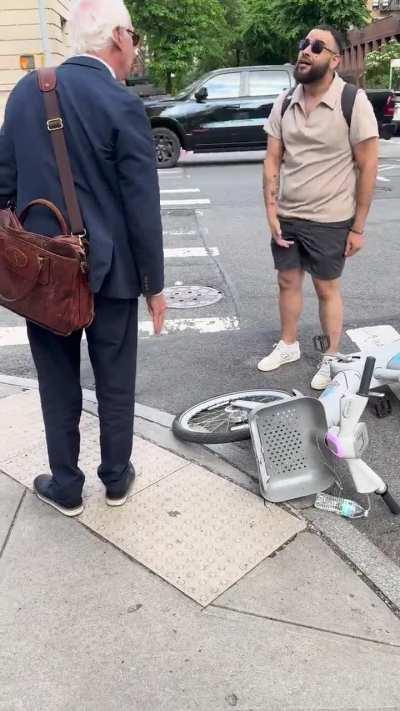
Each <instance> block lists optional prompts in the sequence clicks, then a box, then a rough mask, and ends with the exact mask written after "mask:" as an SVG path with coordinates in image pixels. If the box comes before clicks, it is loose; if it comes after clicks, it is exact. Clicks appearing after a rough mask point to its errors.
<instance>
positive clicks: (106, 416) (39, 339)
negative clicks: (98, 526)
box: [27, 294, 138, 504]
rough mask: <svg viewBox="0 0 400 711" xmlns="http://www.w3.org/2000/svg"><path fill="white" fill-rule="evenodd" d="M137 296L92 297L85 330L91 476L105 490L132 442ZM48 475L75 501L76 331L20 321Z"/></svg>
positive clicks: (124, 467) (59, 492)
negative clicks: (94, 430)
mask: <svg viewBox="0 0 400 711" xmlns="http://www.w3.org/2000/svg"><path fill="white" fill-rule="evenodd" d="M137 327H138V300H137V299H111V298H105V297H103V296H101V295H99V294H97V295H96V296H95V318H94V321H93V323H92V324H91V326H89V327H88V328H87V329H86V337H87V344H88V350H89V357H90V361H91V364H92V368H93V372H94V377H95V384H96V395H97V401H98V414H99V422H100V449H101V463H100V466H99V468H98V475H99V477H100V479H101V480H102V482H103V483H104V485H105V486H106V487H107V488H110V490H112V488H113V485H114V486H115V485H117V486H118V485H120V484H121V483H122V482H123V481H124V479H125V477H126V476H127V473H128V466H129V461H130V456H131V453H132V443H133V419H134V408H135V379H136V352H137ZM27 328H28V338H29V343H30V347H31V351H32V356H33V360H34V363H35V366H36V370H37V373H38V379H39V392H40V399H41V405H42V412H43V420H44V425H45V432H46V442H47V451H48V457H49V464H50V470H51V473H52V493H53V494H54V496H55V497H56V498H57V499H58V500H59V501H60V502H62V503H64V504H73V503H75V502H76V501H77V500H78V499H79V498H80V496H81V494H82V488H83V484H84V481H85V477H84V474H83V472H82V471H81V470H80V468H79V467H78V459H79V449H80V432H79V422H80V418H81V414H82V388H81V383H80V364H81V339H82V331H76V332H75V333H73V334H71V335H70V336H67V337H63V336H57V335H56V334H54V333H51V332H50V331H46V330H45V329H43V328H41V327H40V326H36V325H35V324H33V323H30V322H28V323H27Z"/></svg>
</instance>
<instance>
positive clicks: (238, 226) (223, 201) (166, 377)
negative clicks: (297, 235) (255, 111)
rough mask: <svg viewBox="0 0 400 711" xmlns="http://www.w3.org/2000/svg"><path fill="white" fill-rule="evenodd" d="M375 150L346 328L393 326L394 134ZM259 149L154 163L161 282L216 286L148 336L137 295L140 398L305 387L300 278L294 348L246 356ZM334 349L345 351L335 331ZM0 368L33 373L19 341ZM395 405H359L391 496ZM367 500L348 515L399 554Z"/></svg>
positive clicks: (306, 348)
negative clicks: (270, 369)
mask: <svg viewBox="0 0 400 711" xmlns="http://www.w3.org/2000/svg"><path fill="white" fill-rule="evenodd" d="M381 155H382V158H381V160H380V166H381V169H380V178H379V179H378V182H377V189H376V195H375V201H374V204H373V207H372V210H371V214H370V219H369V222H368V230H367V240H366V246H365V249H364V250H363V252H362V253H361V254H360V255H358V256H357V257H355V258H353V259H351V260H349V262H348V264H347V267H346V270H345V274H344V278H343V292H344V298H345V306H346V314H345V319H346V328H350V327H351V328H354V327H362V326H366V325H375V324H391V325H393V326H394V327H395V328H397V329H398V330H399V331H400V316H399V304H398V288H399V261H400V259H399V257H400V255H399V246H398V224H399V219H400V207H399V199H398V198H399V194H400V145H399V143H398V142H397V140H396V139H395V140H394V141H391V142H390V143H382V146H381ZM262 157H263V156H262V154H230V155H225V154H224V155H217V156H200V157H193V156H190V155H188V156H186V157H184V158H183V160H182V161H181V163H180V165H179V166H178V168H177V169H174V170H171V171H162V172H161V174H160V183H161V189H162V200H163V203H164V205H163V223H164V232H165V248H166V250H167V252H166V284H167V286H169V287H172V286H174V285H185V286H203V287H211V288H213V289H215V290H216V291H217V292H220V293H222V295H223V296H222V298H221V299H220V300H219V301H218V302H217V303H215V304H212V305H209V306H202V307H200V308H190V309H189V308H184V309H170V310H169V313H168V323H167V331H168V333H167V335H163V336H161V337H159V338H156V337H154V336H151V335H149V331H148V316H147V314H146V311H145V308H144V306H143V305H142V307H141V312H140V321H141V329H140V340H139V358H138V360H139V363H138V380H137V401H138V402H140V403H141V404H145V405H150V406H152V407H155V408H158V409H160V410H165V411H167V412H169V413H176V412H179V411H180V410H182V409H184V408H185V407H187V406H189V405H190V404H192V403H195V402H198V401H200V400H201V399H205V398H207V397H209V396H212V395H215V394H219V393H223V392H229V391H233V390H241V389H247V388H253V387H262V388H264V387H265V388H274V389H275V388H281V389H285V390H291V389H292V388H297V389H300V390H301V391H303V392H304V393H307V394H311V391H310V390H309V381H310V379H311V377H312V375H313V372H314V369H315V368H316V366H317V365H318V360H319V356H318V354H317V353H315V352H314V350H313V345H312V338H313V336H314V335H316V334H318V333H319V326H318V311H317V302H316V298H315V296H314V293H313V289H312V286H311V284H310V283H309V282H307V284H306V293H305V306H304V313H303V317H302V320H301V329H300V340H301V346H302V352H303V358H302V360H301V361H300V362H299V363H296V364H293V365H291V366H287V367H285V368H282V369H281V370H279V371H277V372H276V373H273V374H261V373H259V372H258V371H257V368H256V364H257V362H258V360H259V359H260V358H261V357H262V356H264V355H265V354H266V353H268V352H269V351H270V350H271V348H272V346H273V344H274V343H275V342H276V341H277V340H278V338H279V320H278V311H277V287H276V279H275V273H274V270H273V265H272V259H271V255H270V249H269V238H268V235H267V229H266V222H265V216H264V209H263V205H262V194H261V172H262ZM171 201H172V202H176V201H183V202H182V204H169V203H170V202H171ZM177 250H180V251H177ZM182 250H184V251H182ZM19 325H21V321H20V320H19V319H18V318H16V317H13V316H12V315H10V314H9V313H8V312H6V311H4V310H0V329H1V328H2V327H5V326H19ZM0 333H1V330H0ZM342 350H343V351H348V352H350V351H354V344H352V343H351V341H350V339H349V338H348V337H347V336H344V337H343V343H342ZM0 372H2V373H6V374H9V375H17V376H21V377H35V373H34V369H33V365H32V361H31V358H30V355H29V349H28V348H27V346H26V345H19V346H15V345H8V346H7V345H3V346H2V347H1V348H0ZM82 379H83V384H84V385H85V387H89V388H91V387H93V375H92V372H91V368H90V364H89V361H88V357H87V353H86V348H85V347H84V348H83V360H82ZM399 416H400V405H399V403H398V402H397V401H396V400H395V399H394V413H393V415H392V416H391V417H389V418H387V419H385V420H377V419H376V418H375V417H373V416H372V415H370V414H368V415H367V419H368V424H369V431H370V437H371V447H370V449H369V451H368V456H367V457H366V459H367V461H368V462H369V463H370V464H371V465H372V466H374V467H375V468H376V469H377V470H378V471H380V472H381V473H384V474H385V476H386V478H387V479H388V481H389V482H390V484H391V488H392V491H393V494H395V495H397V497H398V498H399V500H400V473H399V467H398V461H399V456H398V452H399V451H400V434H399V425H398V422H399V419H398V418H399ZM243 452H245V454H246V456H247V457H248V460H249V462H251V461H252V453H251V450H250V447H249V445H247V444H245V445H243V446H242V448H241V454H242V455H243ZM375 498H376V497H375ZM372 506H373V510H372V513H371V516H370V518H369V519H368V520H363V521H362V522H356V523H355V524H354V525H356V526H357V527H358V528H359V529H360V530H362V531H363V532H365V533H366V534H367V535H368V536H369V537H370V539H371V540H372V541H373V542H374V543H375V544H376V545H378V546H379V547H380V548H381V550H383V551H384V552H385V553H386V554H387V555H388V556H389V557H391V558H392V559H393V560H395V561H397V562H400V521H399V522H397V521H396V519H394V518H393V517H391V516H390V515H389V514H388V512H387V510H386V508H385V507H384V506H383V504H382V503H381V502H380V501H379V500H374V501H373V504H372Z"/></svg>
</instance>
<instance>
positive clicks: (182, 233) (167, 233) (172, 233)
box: [163, 230, 198, 237]
mask: <svg viewBox="0 0 400 711" xmlns="http://www.w3.org/2000/svg"><path fill="white" fill-rule="evenodd" d="M197 234H198V233H197V232H196V230H187V231H186V230H163V235H164V237H186V236H188V237H194V235H197Z"/></svg>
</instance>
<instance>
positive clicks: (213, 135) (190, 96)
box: [144, 65, 294, 168]
mask: <svg viewBox="0 0 400 711" xmlns="http://www.w3.org/2000/svg"><path fill="white" fill-rule="evenodd" d="M293 84H294V79H293V69H292V67H291V66H290V65H287V66H276V65H275V66H263V67H235V68H232V69H218V70H216V71H213V72H210V73H209V74H206V75H205V76H203V77H201V78H200V79H197V81H195V82H194V83H193V84H191V85H190V86H188V87H187V88H186V89H184V90H183V91H182V92H181V93H180V94H177V96H174V97H173V98H172V97H165V98H160V97H158V98H157V99H147V100H145V102H144V103H145V108H146V111H147V114H148V116H149V118H150V121H151V125H152V128H153V133H154V137H155V141H156V146H157V162H158V167H159V168H172V167H173V166H174V165H176V164H177V162H178V160H179V155H180V151H181V148H183V149H185V150H187V151H194V152H195V153H201V152H203V153H210V152H217V151H247V150H260V149H263V148H265V143H266V134H265V131H264V130H263V126H264V124H265V119H266V117H267V116H268V115H269V113H270V111H271V108H272V105H273V103H274V101H275V99H276V98H277V96H279V94H280V93H281V92H282V91H284V90H285V89H289V88H290V87H291V86H293Z"/></svg>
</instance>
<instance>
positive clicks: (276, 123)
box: [258, 25, 379, 390]
mask: <svg viewBox="0 0 400 711" xmlns="http://www.w3.org/2000/svg"><path fill="white" fill-rule="evenodd" d="M343 48H344V41H343V38H342V36H341V35H340V33H339V32H338V31H337V30H335V29H334V28H333V27H330V26H328V25H320V26H319V27H316V28H315V29H313V30H312V31H311V32H310V33H309V34H308V35H307V37H306V38H305V39H303V40H302V41H301V42H300V46H299V55H298V60H297V64H296V67H295V72H294V76H295V79H296V81H297V82H298V83H297V86H296V89H295V90H294V91H293V90H292V91H290V92H285V93H284V94H283V95H281V96H280V97H279V98H278V100H277V101H276V103H275V105H274V107H273V109H272V112H271V114H270V117H269V120H268V122H267V124H266V131H267V133H268V149H267V156H266V160H265V166H264V199H265V205H266V210H267V219H268V224H269V228H270V232H271V236H272V253H273V258H274V263H275V268H276V269H277V271H278V283H279V290H280V298H279V306H280V316H281V327H282V331H281V340H280V342H279V343H278V345H277V346H276V347H275V348H274V350H273V351H272V353H271V354H270V355H268V356H267V357H266V358H263V360H262V361H260V363H259V364H258V368H259V370H261V371H271V370H275V369H276V368H279V367H280V366H282V365H284V364H287V363H293V362H294V361H297V360H299V358H300V346H299V342H298V340H297V328H298V320H299V317H300V315H301V312H302V308H303V282H304V275H305V272H308V273H309V274H310V275H311V277H312V280H313V283H314V287H315V291H316V293H317V296H318V300H319V313H320V320H321V326H322V330H323V333H324V334H326V335H327V336H328V338H329V343H330V346H329V350H328V351H327V353H326V355H325V356H324V358H323V360H322V363H321V365H320V367H319V369H318V372H317V373H316V374H315V376H314V378H313V380H312V382H311V387H313V388H314V389H316V390H322V389H324V388H325V387H326V386H327V385H328V384H329V382H330V379H331V377H330V363H331V360H332V358H334V356H335V354H336V352H337V350H338V346H339V341H340V338H341V332H342V324H343V304H342V297H341V292H340V276H341V274H342V271H343V268H344V264H345V260H346V258H347V257H352V256H353V255H354V254H356V253H357V252H358V251H359V250H360V249H361V248H362V246H363V243H364V228H365V222H366V219H367V215H368V212H369V208H370V204H371V201H372V196H373V192H374V187H375V181H376V173H377V164H378V136H379V133H378V126H377V122H376V118H375V115H374V112H373V108H372V106H371V104H370V102H369V101H368V99H367V96H366V94H365V92H364V91H362V90H359V91H358V92H356V90H355V89H353V100H352V104H351V110H350V116H347V117H346V115H345V114H346V111H345V109H344V101H343V99H344V94H343V92H345V94H346V95H348V94H349V93H350V95H351V93H352V89H351V87H349V85H346V84H345V82H344V81H343V80H342V79H341V78H340V77H339V76H338V74H337V70H338V68H339V65H340V62H341V53H342V51H343ZM350 101H351V100H350Z"/></svg>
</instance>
